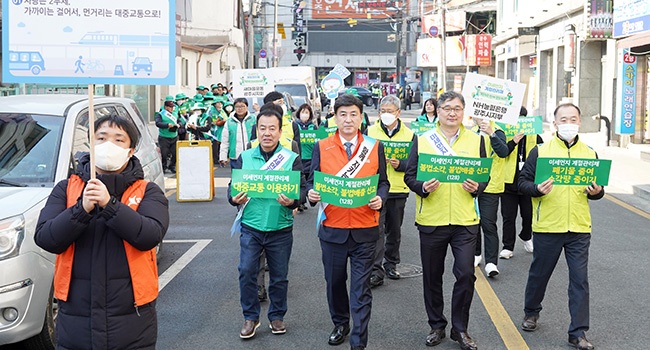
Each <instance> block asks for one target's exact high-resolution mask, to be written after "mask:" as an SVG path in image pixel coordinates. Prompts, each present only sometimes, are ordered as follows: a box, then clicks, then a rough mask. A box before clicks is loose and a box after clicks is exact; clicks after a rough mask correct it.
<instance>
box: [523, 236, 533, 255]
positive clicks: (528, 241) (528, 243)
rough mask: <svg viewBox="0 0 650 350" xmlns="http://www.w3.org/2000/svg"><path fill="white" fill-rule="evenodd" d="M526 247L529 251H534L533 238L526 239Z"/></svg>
mask: <svg viewBox="0 0 650 350" xmlns="http://www.w3.org/2000/svg"><path fill="white" fill-rule="evenodd" d="M524 249H525V250H526V251H527V252H529V253H532V252H533V240H532V239H529V240H527V241H524Z"/></svg>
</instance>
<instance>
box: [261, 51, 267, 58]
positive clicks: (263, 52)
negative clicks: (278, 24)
mask: <svg viewBox="0 0 650 350" xmlns="http://www.w3.org/2000/svg"><path fill="white" fill-rule="evenodd" d="M260 58H266V50H264V49H261V50H260Z"/></svg>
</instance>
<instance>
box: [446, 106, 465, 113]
mask: <svg viewBox="0 0 650 350" xmlns="http://www.w3.org/2000/svg"><path fill="white" fill-rule="evenodd" d="M440 109H442V110H443V111H445V113H451V112H452V111H454V112H456V114H460V113H461V112H463V110H465V108H463V107H456V108H451V107H449V106H444V107H440Z"/></svg>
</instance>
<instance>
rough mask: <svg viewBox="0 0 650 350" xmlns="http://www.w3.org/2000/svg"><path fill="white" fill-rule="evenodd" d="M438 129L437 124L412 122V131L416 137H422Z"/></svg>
mask: <svg viewBox="0 0 650 350" xmlns="http://www.w3.org/2000/svg"><path fill="white" fill-rule="evenodd" d="M435 127H436V123H431V122H418V121H412V122H411V130H412V131H413V133H415V134H416V135H422V134H424V133H425V132H427V131H429V130H431V129H433V128H435Z"/></svg>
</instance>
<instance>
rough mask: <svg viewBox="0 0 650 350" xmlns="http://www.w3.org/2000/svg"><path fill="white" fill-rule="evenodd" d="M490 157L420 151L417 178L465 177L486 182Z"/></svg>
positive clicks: (452, 179)
mask: <svg viewBox="0 0 650 350" xmlns="http://www.w3.org/2000/svg"><path fill="white" fill-rule="evenodd" d="M491 169H492V158H468V157H455V156H441V155H435V154H426V153H421V154H420V156H419V158H418V173H417V177H416V178H417V180H419V181H429V180H431V179H437V180H438V181H440V182H464V181H465V180H467V179H471V180H474V181H476V182H487V181H489V179H490V170H491Z"/></svg>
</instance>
